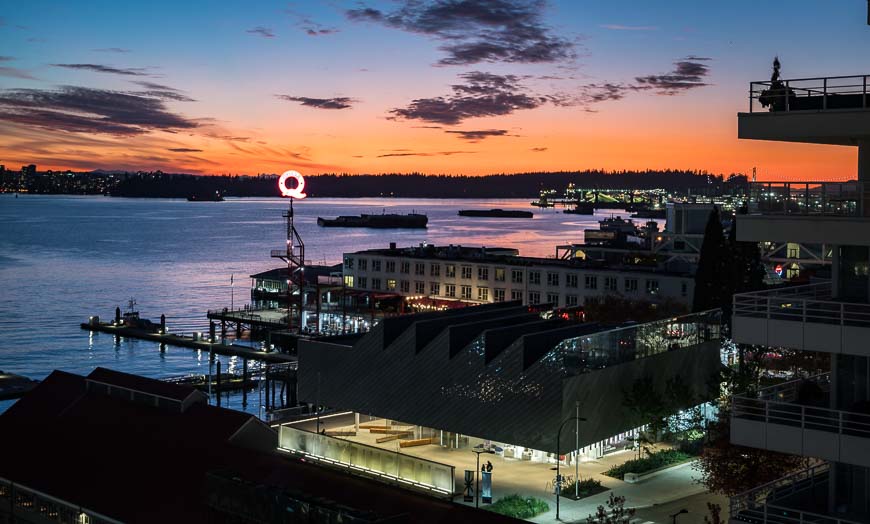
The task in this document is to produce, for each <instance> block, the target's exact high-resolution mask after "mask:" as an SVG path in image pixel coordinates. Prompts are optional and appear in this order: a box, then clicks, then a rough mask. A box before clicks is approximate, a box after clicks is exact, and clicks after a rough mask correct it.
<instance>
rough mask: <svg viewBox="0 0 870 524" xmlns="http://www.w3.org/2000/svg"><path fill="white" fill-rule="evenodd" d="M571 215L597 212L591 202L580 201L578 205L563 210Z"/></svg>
mask: <svg viewBox="0 0 870 524" xmlns="http://www.w3.org/2000/svg"><path fill="white" fill-rule="evenodd" d="M562 212H563V213H566V214H569V215H592V214H594V213H595V205H594V204H592V203H591V202H578V203H577V205H576V206H574V207H569V208H567V209H565V210H564V211H562Z"/></svg>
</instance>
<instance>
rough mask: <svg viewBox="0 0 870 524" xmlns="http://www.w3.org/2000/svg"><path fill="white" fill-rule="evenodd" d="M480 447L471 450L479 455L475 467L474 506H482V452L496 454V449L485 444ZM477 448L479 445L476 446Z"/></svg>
mask: <svg viewBox="0 0 870 524" xmlns="http://www.w3.org/2000/svg"><path fill="white" fill-rule="evenodd" d="M478 446H480V447H479V449H472V450H471V451H472V452H473V453H474V454H475V455H477V467H476V468H474V507H475V508H479V507H480V454H481V453H489V454H491V455H495V451H493V450H491V449H490V448H484V447H483V444H478ZM475 448H477V446H475Z"/></svg>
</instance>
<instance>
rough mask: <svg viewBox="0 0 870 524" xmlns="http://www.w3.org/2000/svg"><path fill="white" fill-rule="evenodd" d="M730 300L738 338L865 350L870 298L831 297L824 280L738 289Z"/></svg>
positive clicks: (851, 351) (832, 349)
mask: <svg viewBox="0 0 870 524" xmlns="http://www.w3.org/2000/svg"><path fill="white" fill-rule="evenodd" d="M733 303H734V308H733V310H734V312H733V318H732V323H733V336H734V341H735V342H737V343H739V344H758V345H762V346H782V347H787V348H792V349H798V350H803V351H820V352H823V353H845V354H848V355H859V356H870V346H868V344H867V340H870V304H860V303H849V302H840V301H837V300H834V299H833V298H832V293H831V284H830V283H822V284H810V285H806V286H795V287H786V288H779V289H772V290H769V291H756V292H753V293H739V294H736V295H734V302H733Z"/></svg>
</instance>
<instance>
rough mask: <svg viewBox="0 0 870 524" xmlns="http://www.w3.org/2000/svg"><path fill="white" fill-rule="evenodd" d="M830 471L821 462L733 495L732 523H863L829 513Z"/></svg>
mask: <svg viewBox="0 0 870 524" xmlns="http://www.w3.org/2000/svg"><path fill="white" fill-rule="evenodd" d="M829 472H830V466H828V464H818V465H816V466H813V467H811V468H808V469H805V470H802V471H799V472H797V473H794V474H792V475H789V476H787V477H783V478H781V479H779V480H775V481H773V482H770V483H768V484H764V485H762V486H759V487H757V488H755V489H751V490H749V491H746V492H744V493H741V494H740V495H737V496H734V497H731V503H730V512H729V514H730V522H731V524H746V523H749V524H808V523H811V522H812V523H815V524H860V522H861V521H859V520H849V519H846V518H843V517H840V516H837V515H830V514H827V513H828V511H827V502H828V479H829Z"/></svg>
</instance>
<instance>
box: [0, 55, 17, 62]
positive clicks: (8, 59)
mask: <svg viewBox="0 0 870 524" xmlns="http://www.w3.org/2000/svg"><path fill="white" fill-rule="evenodd" d="M12 60H15V59H14V58H12V57H11V56H0V62H11V61H12Z"/></svg>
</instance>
